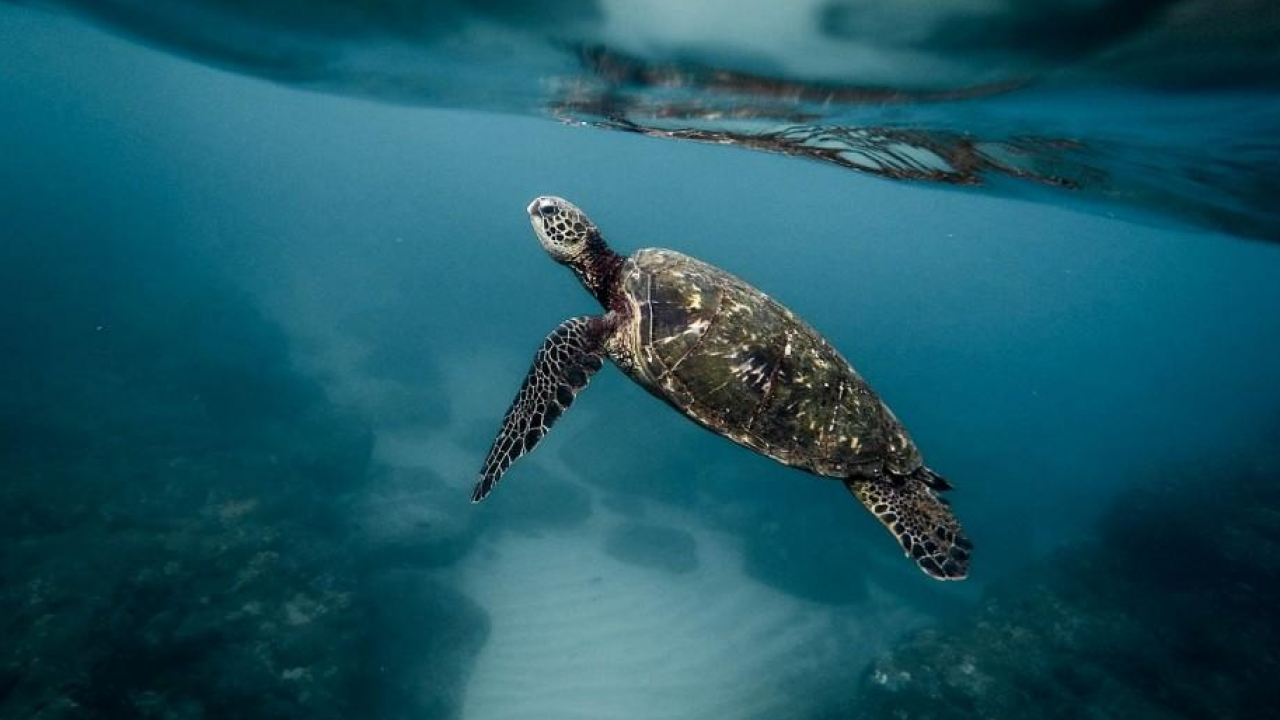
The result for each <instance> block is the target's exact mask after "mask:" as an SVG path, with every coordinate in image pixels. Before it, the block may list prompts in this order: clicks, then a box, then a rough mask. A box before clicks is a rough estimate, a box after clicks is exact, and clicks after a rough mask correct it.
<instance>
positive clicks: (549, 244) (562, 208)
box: [529, 196, 604, 265]
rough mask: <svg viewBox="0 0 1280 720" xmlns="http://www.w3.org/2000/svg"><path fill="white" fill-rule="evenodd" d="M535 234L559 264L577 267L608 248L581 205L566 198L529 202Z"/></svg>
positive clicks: (546, 198) (541, 199) (530, 219)
mask: <svg viewBox="0 0 1280 720" xmlns="http://www.w3.org/2000/svg"><path fill="white" fill-rule="evenodd" d="M529 221H530V222H531V223H533V232H534V234H535V235H537V236H538V242H540V243H542V249H543V250H546V251H547V254H548V255H550V256H551V257H552V258H553V259H554V260H555V261H556V262H558V263H560V264H562V265H574V264H577V263H580V262H582V261H584V260H587V259H588V258H589V257H590V255H591V253H592V252H593V251H595V250H598V249H600V248H601V247H602V246H603V245H604V240H603V239H602V238H601V237H600V230H599V228H597V227H596V225H595V223H593V222H591V219H590V218H588V217H587V215H586V213H584V212H582V211H581V210H579V209H578V206H576V205H574V204H573V203H571V202H569V201H568V200H565V199H563V198H558V197H551V196H543V197H538V198H534V199H533V202H531V203H529Z"/></svg>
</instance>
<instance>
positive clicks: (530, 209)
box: [525, 197, 542, 215]
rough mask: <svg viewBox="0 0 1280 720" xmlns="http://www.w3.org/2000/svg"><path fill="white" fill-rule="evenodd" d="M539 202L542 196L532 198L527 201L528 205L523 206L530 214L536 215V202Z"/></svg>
mask: <svg viewBox="0 0 1280 720" xmlns="http://www.w3.org/2000/svg"><path fill="white" fill-rule="evenodd" d="M540 202H542V198H540V197H539V198H534V199H533V202H531V203H529V207H527V208H525V212H527V213H529V214H530V215H537V214H538V204H539V203H540Z"/></svg>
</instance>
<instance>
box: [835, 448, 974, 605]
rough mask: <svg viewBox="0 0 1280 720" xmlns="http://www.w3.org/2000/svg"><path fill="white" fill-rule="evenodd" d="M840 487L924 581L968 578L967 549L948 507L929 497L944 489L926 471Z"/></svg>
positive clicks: (853, 480)
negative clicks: (923, 575)
mask: <svg viewBox="0 0 1280 720" xmlns="http://www.w3.org/2000/svg"><path fill="white" fill-rule="evenodd" d="M844 483H845V486H846V487H848V488H849V492H851V493H853V496H854V497H856V498H858V500H860V501H861V502H862V504H863V505H865V506H866V507H867V509H868V510H870V511H871V514H872V515H875V516H876V519H877V520H879V521H880V522H881V524H883V525H884V526H885V527H886V528H888V530H889V532H891V533H893V536H894V537H896V538H897V539H898V543H899V544H900V545H902V549H903V550H905V551H906V553H907V557H910V558H911V559H913V560H915V561H916V564H917V565H919V566H920V569H921V570H923V571H924V572H925V573H926V574H927V575H929V576H930V577H933V578H937V579H938V580H963V579H964V578H965V577H967V576H968V575H969V555H970V551H971V550H972V549H973V543H971V542H969V538H967V537H965V535H964V530H963V529H962V528H961V527H960V521H958V520H956V516H955V514H954V513H953V512H951V506H950V505H948V504H947V502H946V501H945V500H943V499H942V498H940V497H938V494H937V493H936V492H935V488H936V489H938V490H942V489H946V488H948V487H950V485H949V484H948V483H947V482H946V481H945V480H943V479H942V478H941V477H939V476H938V475H936V474H934V472H933V471H932V470H929V469H928V468H926V467H923V466H921V467H920V469H918V470H916V471H915V472H913V473H911V474H910V475H896V476H891V477H888V478H880V479H874V480H873V479H859V478H849V479H846V480H845V481H844Z"/></svg>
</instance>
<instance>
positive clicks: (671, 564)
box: [605, 523, 698, 573]
mask: <svg viewBox="0 0 1280 720" xmlns="http://www.w3.org/2000/svg"><path fill="white" fill-rule="evenodd" d="M605 552H607V553H609V556H610V557H612V558H614V559H615V560H620V561H622V562H624V563H627V564H629V565H638V566H640V567H647V568H656V569H659V570H666V571H667V572H671V573H687V572H693V571H694V570H697V569H698V541H697V540H695V539H694V537H693V536H692V535H690V534H689V533H687V532H685V531H684V530H678V529H676V528H668V527H662V526H661V525H646V524H641V523H625V524H622V525H619V526H618V527H616V528H614V529H613V530H611V531H610V532H609V537H608V539H607V540H606V541H605Z"/></svg>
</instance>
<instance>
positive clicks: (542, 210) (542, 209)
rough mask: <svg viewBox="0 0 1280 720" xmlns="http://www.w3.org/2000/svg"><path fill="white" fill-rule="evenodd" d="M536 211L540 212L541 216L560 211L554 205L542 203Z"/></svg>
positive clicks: (549, 215)
mask: <svg viewBox="0 0 1280 720" xmlns="http://www.w3.org/2000/svg"><path fill="white" fill-rule="evenodd" d="M538 212H540V213H542V216H543V217H551V216H552V215H555V214H556V213H558V212H560V208H558V207H556V206H555V205H543V206H542V207H540V208H538Z"/></svg>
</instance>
